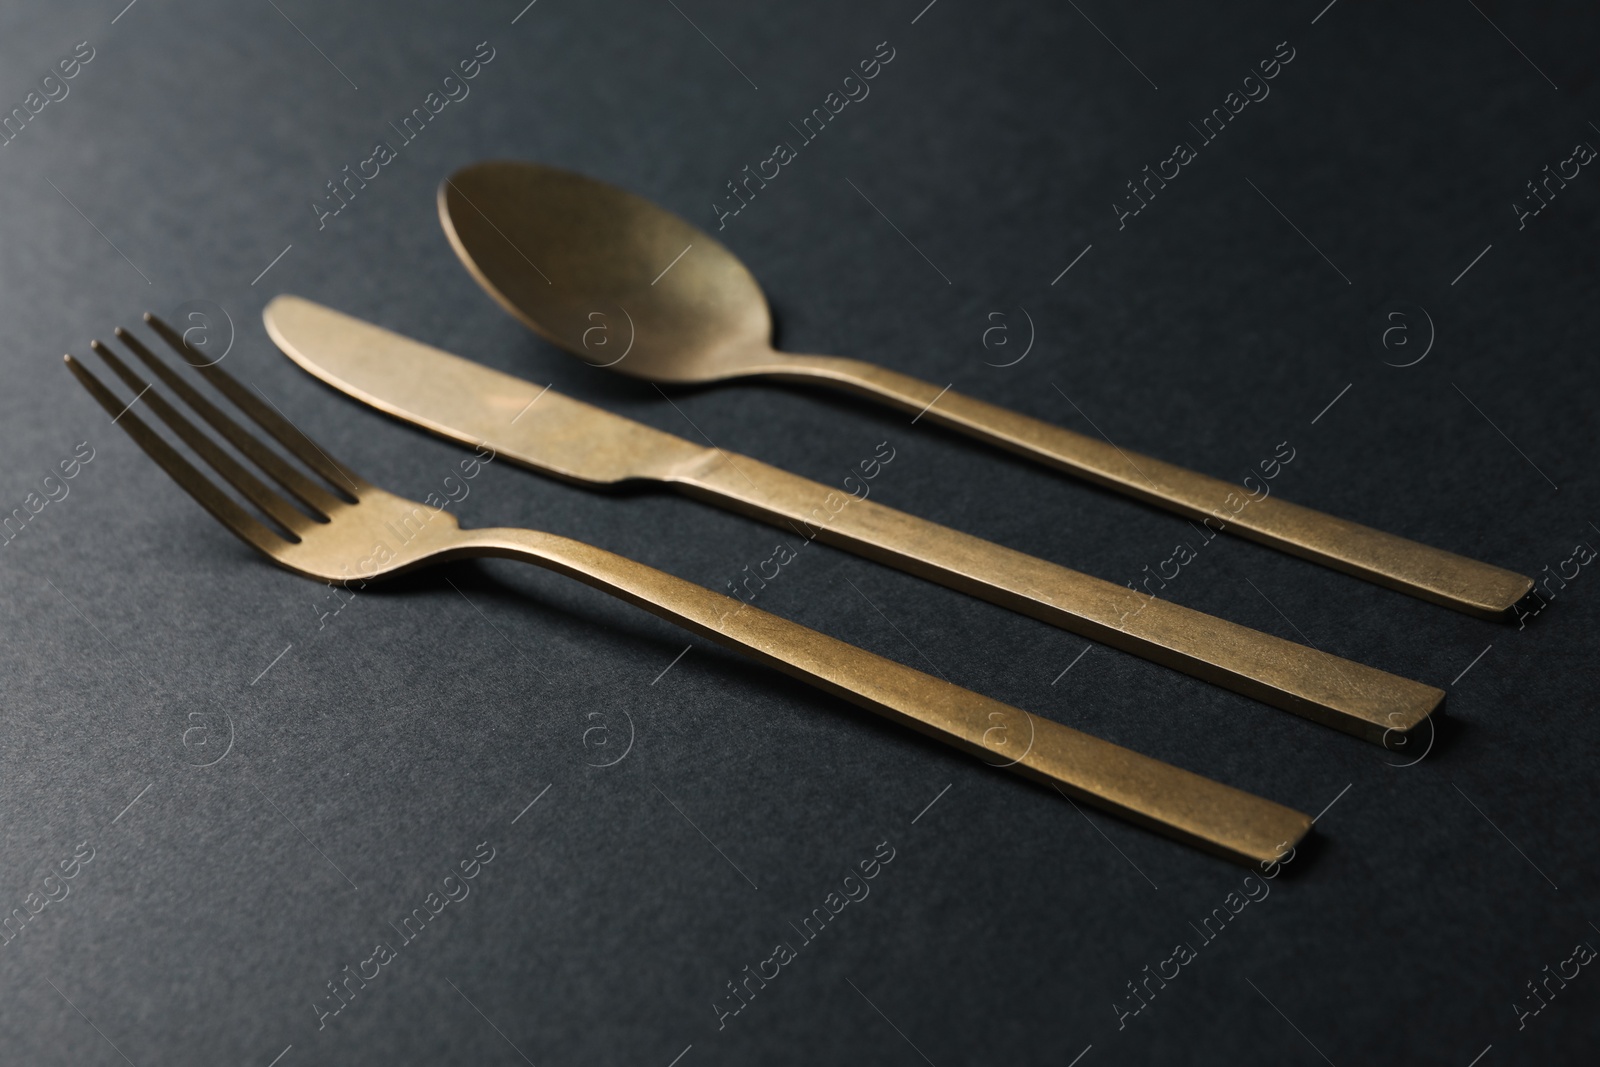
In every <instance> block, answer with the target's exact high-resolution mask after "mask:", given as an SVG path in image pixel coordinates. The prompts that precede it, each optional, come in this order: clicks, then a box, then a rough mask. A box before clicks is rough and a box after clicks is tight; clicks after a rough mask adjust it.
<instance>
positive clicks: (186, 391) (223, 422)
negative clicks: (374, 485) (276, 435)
mask: <svg viewBox="0 0 1600 1067" xmlns="http://www.w3.org/2000/svg"><path fill="white" fill-rule="evenodd" d="M115 332H116V335H117V339H118V340H120V341H121V342H122V343H123V344H125V345H127V346H128V349H129V351H131V352H132V353H133V354H134V355H136V356H138V357H139V359H140V360H141V361H142V362H143V363H144V364H145V366H147V367H149V368H150V369H151V370H152V371H154V372H155V375H156V377H158V378H160V379H161V381H162V382H163V383H164V384H165V385H166V386H167V388H169V389H171V390H172V391H173V392H174V393H176V394H178V397H179V398H180V399H181V400H182V401H183V402H184V403H186V404H188V405H189V407H190V408H191V409H193V410H194V411H197V412H199V413H200V417H201V418H203V419H205V420H206V421H207V422H209V423H210V424H211V426H212V428H213V429H215V430H216V431H217V432H218V433H220V434H221V435H222V436H223V437H226V438H227V439H228V443H229V444H231V445H233V447H234V448H237V449H238V450H239V451H240V452H242V453H244V454H245V455H246V456H248V457H249V458H250V461H251V462H252V463H254V464H255V465H256V466H257V467H260V468H261V469H262V470H264V471H266V472H267V474H269V475H271V477H272V479H273V481H275V482H277V483H278V484H279V485H281V486H283V487H284V488H285V489H287V490H289V492H290V493H292V494H294V496H295V497H296V498H298V499H299V500H300V502H301V503H302V504H304V505H306V507H308V508H310V509H311V510H312V512H313V513H314V514H315V515H316V516H317V517H319V518H325V517H327V516H328V515H330V514H331V513H332V512H333V511H335V510H337V509H338V508H340V507H344V506H346V505H347V503H348V502H347V501H344V500H341V499H340V498H339V497H336V496H334V495H333V494H332V493H330V492H328V490H326V489H324V488H323V487H322V486H320V485H318V484H317V483H316V482H313V481H312V480H311V479H310V478H307V477H306V476H305V475H304V474H301V473H300V472H299V471H297V470H295V469H294V468H293V467H291V466H289V464H288V463H286V462H284V460H283V458H282V457H281V456H279V455H278V454H277V453H276V452H274V451H272V450H271V449H270V448H268V447H267V446H266V445H264V444H262V443H261V442H260V441H259V440H257V439H256V437H255V435H254V434H251V433H250V432H249V431H248V430H246V429H245V428H244V427H242V426H240V425H239V424H238V423H237V422H235V421H234V420H233V419H231V418H229V417H228V416H227V415H226V414H224V413H223V412H222V410H221V409H219V408H218V407H217V406H216V405H215V404H213V403H212V402H211V401H209V400H207V399H206V398H205V397H204V396H202V395H201V394H200V391H199V390H197V389H196V388H195V387H194V386H192V385H190V384H189V383H188V382H186V381H184V380H183V378H182V377H180V376H179V375H178V374H177V373H176V372H174V371H173V369H172V368H171V367H169V366H167V364H166V363H165V362H163V361H162V359H161V357H159V356H157V355H156V354H155V353H154V352H152V351H150V349H149V348H148V347H146V346H145V344H144V342H143V341H140V340H139V339H138V338H137V337H135V336H133V334H131V333H129V332H128V331H127V330H124V329H123V328H122V327H121V326H118V327H117V329H116V331H115ZM181 343H182V342H180V344H181ZM179 351H180V352H181V351H183V350H182V349H181V348H180V349H179Z"/></svg>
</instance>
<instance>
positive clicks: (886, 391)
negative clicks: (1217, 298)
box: [768, 356, 1533, 620]
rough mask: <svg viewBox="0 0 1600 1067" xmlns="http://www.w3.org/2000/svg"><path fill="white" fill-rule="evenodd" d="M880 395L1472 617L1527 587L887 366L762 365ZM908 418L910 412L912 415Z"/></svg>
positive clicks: (1440, 552)
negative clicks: (1249, 495)
mask: <svg viewBox="0 0 1600 1067" xmlns="http://www.w3.org/2000/svg"><path fill="white" fill-rule="evenodd" d="M768 373H769V374H771V375H773V376H775V377H782V378H788V379H791V380H797V381H807V382H820V383H821V384H825V385H830V386H832V387H834V388H839V389H843V390H845V391H847V392H853V393H857V394H863V395H866V396H870V397H872V398H873V399H876V400H882V401H887V402H888V403H889V404H890V405H892V406H894V407H898V408H900V409H902V410H904V411H910V412H915V413H919V414H918V418H919V419H926V420H927V421H929V422H934V423H938V424H939V425H941V426H946V427H948V428H950V429H952V430H956V431H958V432H960V433H964V434H966V435H967V436H969V437H976V438H978V439H979V440H982V441H987V442H988V443H990V444H992V445H998V446H999V447H1001V448H1004V449H1007V450H1008V451H1011V452H1015V453H1017V454H1019V455H1023V456H1026V457H1028V458H1029V459H1032V460H1035V461H1037V462H1039V463H1043V464H1044V465H1046V466H1049V467H1054V468H1056V469H1057V470H1062V471H1066V472H1067V473H1069V474H1075V475H1078V476H1079V477H1082V478H1084V479H1086V480H1088V481H1090V482H1093V483H1095V484H1096V485H1100V486H1103V487H1105V488H1107V489H1111V490H1113V491H1114V492H1118V493H1123V494H1125V495H1127V496H1131V497H1134V498H1135V499H1137V500H1142V501H1144V502H1145V503H1148V504H1154V505H1155V506H1157V507H1160V508H1165V509H1166V510H1168V511H1173V512H1176V513H1177V514H1179V515H1182V516H1184V517H1186V518H1190V519H1197V520H1200V521H1207V520H1209V522H1210V523H1215V524H1218V525H1217V528H1219V529H1220V528H1222V527H1223V526H1225V527H1226V528H1227V529H1229V530H1231V531H1233V532H1234V533H1236V534H1238V535H1239V536H1241V537H1247V538H1249V539H1250V540H1252V541H1259V542H1260V543H1262V544H1264V545H1270V546H1271V547H1273V548H1276V549H1279V550H1281V551H1284V552H1288V553H1290V554H1292V555H1296V556H1300V557H1302V558H1304V559H1309V560H1312V561H1314V562H1316V563H1320V564H1322V565H1323V566H1326V567H1331V568H1333V569H1334V570H1337V571H1343V572H1344V573H1346V574H1353V575H1355V576H1356V577H1358V578H1364V579H1366V580H1367V581H1369V582H1374V583H1376V584H1378V585H1381V586H1385V587H1387V588H1389V589H1396V590H1399V591H1400V592H1403V593H1409V594H1410V595H1412V596H1415V597H1419V598H1420V599H1422V600H1426V601H1430V602H1432V603H1435V604H1442V605H1444V606H1445V607H1449V608H1454V609H1456V610H1457V611H1462V612H1466V613H1467V614H1469V615H1476V616H1478V617H1480V618H1488V619H1496V620H1503V619H1506V618H1508V617H1509V616H1510V614H1511V610H1512V608H1513V606H1514V605H1515V604H1516V603H1517V602H1518V601H1519V600H1520V599H1521V598H1522V597H1523V596H1524V595H1525V594H1526V593H1527V592H1528V591H1529V590H1530V589H1531V588H1532V587H1533V580H1532V579H1531V578H1528V577H1526V576H1524V575H1521V574H1516V573H1514V572H1512V571H1508V570H1504V569H1502V568H1500V567H1495V566H1493V565H1491V564H1488V563H1481V562H1479V561H1477V560H1474V559H1468V558H1467V557H1465V556H1458V555H1456V554H1455V553H1453V552H1446V551H1445V550H1444V549H1440V548H1433V547H1430V546H1428V545H1424V544H1419V543H1418V542H1416V541H1410V540H1407V539H1406V538H1404V537H1397V536H1395V535H1394V534H1388V533H1384V532H1382V531H1381V530H1374V529H1372V528H1371V527H1369V526H1362V525H1361V524H1359V523H1354V522H1349V521H1347V520H1345V519H1340V518H1336V517H1334V516H1332V515H1328V514H1325V513H1323V512H1320V511H1315V510H1313V509H1311V508H1306V507H1301V506H1299V505H1297V504H1291V503H1289V502H1288V501H1286V500H1281V499H1279V498H1278V497H1276V496H1269V497H1265V498H1263V499H1260V500H1250V502H1249V503H1248V504H1247V505H1244V506H1240V505H1239V504H1238V503H1237V502H1239V501H1244V500H1246V499H1248V498H1247V497H1246V495H1245V494H1244V493H1242V492H1241V491H1240V486H1237V485H1230V484H1229V483H1227V482H1224V481H1222V480H1220V479H1218V478H1212V477H1210V476H1208V475H1205V474H1199V473H1197V472H1195V471H1191V470H1187V469H1185V468H1183V467H1179V466H1177V465H1176V464H1172V463H1165V462H1163V461H1161V460H1159V459H1154V458H1152V457H1150V456H1143V455H1139V454H1137V453H1133V452H1124V451H1123V450H1122V449H1120V448H1118V447H1116V446H1115V445H1113V444H1110V443H1109V442H1106V441H1100V440H1097V439H1096V438H1093V437H1089V436H1086V435H1084V434H1080V433H1074V432H1073V431H1071V430H1067V429H1063V428H1062V427H1060V426H1055V425H1052V424H1050V423H1047V422H1042V421H1040V420H1039V419H1034V418H1030V417H1028V416H1027V415H1022V414H1019V413H1018V412H1015V411H1011V410H1008V409H1006V408H1002V407H998V406H996V405H994V404H988V403H985V402H983V401H982V400H976V399H974V398H972V397H969V396H963V395H962V394H960V393H957V392H956V391H955V390H953V389H949V388H945V389H940V388H939V387H938V386H936V385H933V384H931V383H929V382H925V381H922V380H920V379H917V378H913V377H911V376H909V375H905V374H900V373H898V372H896V371H892V370H889V369H888V368H886V367H879V366H877V365H875V364H871V363H864V362H861V361H860V360H854V359H843V358H840V357H837V356H793V357H787V356H786V357H785V359H784V360H783V362H782V364H781V366H780V367H777V368H774V369H773V370H770V371H769V372H768ZM914 421H915V420H914ZM1251 473H1252V474H1254V473H1255V472H1251Z"/></svg>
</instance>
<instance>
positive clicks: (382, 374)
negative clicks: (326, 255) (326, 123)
mask: <svg viewBox="0 0 1600 1067" xmlns="http://www.w3.org/2000/svg"><path fill="white" fill-rule="evenodd" d="M262 319H263V320H264V322H265V323H266V327H267V332H268V334H270V335H271V337H272V340H273V341H274V342H275V343H276V344H277V345H278V347H279V348H281V349H282V350H283V351H284V353H285V354H286V355H288V356H289V358H291V359H293V360H294V361H295V362H296V363H298V364H300V366H301V367H303V368H305V369H306V370H307V371H309V372H311V373H312V374H313V375H315V376H316V377H318V378H320V379H321V380H322V381H324V382H326V383H327V384H329V385H331V386H333V387H334V388H335V389H338V390H339V391H340V392H343V393H345V394H347V395H349V396H352V397H354V398H356V399H357V400H360V401H362V402H363V403H366V404H370V405H371V406H373V407H375V408H377V409H378V410H380V411H383V412H386V413H388V414H390V415H393V416H395V417H396V418H399V419H402V420H404V421H406V422H409V423H412V424H414V425H417V426H421V427H423V428H424V429H427V430H431V431H432V432H434V433H436V434H438V435H440V436H442V437H446V438H449V439H450V440H452V441H457V442H460V443H462V444H467V445H474V446H477V445H487V446H488V447H490V448H492V449H494V451H495V452H496V454H498V455H501V456H505V457H506V458H508V459H510V460H512V461H513V462H515V463H519V464H521V465H523V466H526V467H528V468H530V469H532V470H536V471H540V472H542V473H545V474H550V475H554V476H556V477H558V478H563V479H566V480H568V481H572V482H577V483H580V484H584V485H597V486H607V485H616V484H618V483H621V482H627V481H653V482H661V483H664V484H667V485H671V486H673V487H674V488H677V489H679V490H680V491H683V492H685V493H688V494H689V495H691V496H694V497H697V498H699V499H702V500H705V501H707V502H709V503H712V504H715V505H717V506H718V507H724V508H727V509H729V510H732V511H736V512H739V513H741V514H745V515H749V516H751V517H753V518H756V519H759V520H761V521H763V522H767V523H771V524H772V525H775V526H778V527H780V528H784V529H788V530H791V531H793V532H796V533H799V534H801V536H805V537H814V538H815V539H816V540H819V541H822V542H825V543H828V544H832V545H835V546H837V547H839V548H842V549H845V550H846V551H849V552H854V553H856V554H857V555H860V556H864V557H866V558H868V559H871V560H875V561H877V562H879V563H886V564H888V565H889V566H891V567H895V568H898V569H900V570H903V571H906V572H907V573H910V574H915V575H917V576H919V577H922V578H927V579H928V580H930V581H934V582H938V583H939V584H940V585H944V586H947V587H949V588H951V589H956V590H959V591H961V592H964V593H968V594H970V595H972V596H975V597H978V598H980V599H982V600H987V601H989V602H990V603H992V604H998V605H1000V606H1001V607H1005V608H1010V609H1011V610H1013V611H1017V612H1020V613H1022V614H1025V615H1030V616H1032V617H1034V618H1036V619H1040V620H1043V621H1045V622H1048V623H1051V624H1053V625H1056V626H1060V627H1062V628H1063V629H1067V630H1070V631H1072V632H1074V633H1078V634H1082V635H1083V636H1085V637H1088V638H1091V639H1093V640H1096V641H1100V642H1102V643H1104V644H1107V645H1110V646H1112V647H1113V648H1118V649H1122V650H1123V651H1126V652H1131V653H1133V654H1134V655H1136V656H1141V657H1143V658H1145V659H1148V660H1151V661H1153V662H1156V663H1160V664H1163V665H1165V666H1168V667H1173V668H1176V669H1178V670H1180V671H1183V672H1185V673H1187V674H1191V675H1194V676H1195V677H1197V678H1201V679H1204V680H1206V681H1208V682H1212V683H1214V684H1216V685H1220V686H1222V687H1224V688H1227V689H1231V690H1233V691H1234V692H1237V693H1242V694H1244V695H1246V696H1250V697H1254V698H1256V699H1257V700H1261V701H1263V702H1265V703H1268V704H1271V705H1273V706H1275V707H1279V708H1282V709H1284V710H1286V711H1291V712H1294V713H1295V714H1296V715H1301V716H1304V717H1305V718H1308V719H1312V720H1315V721H1317V722H1320V723H1323V724H1325V725H1328V726H1333V727H1335V728H1337V729H1340V730H1344V731H1346V732H1348V733H1352V734H1355V735H1356V736H1358V737H1361V738H1364V739H1366V740H1369V741H1374V742H1377V743H1379V744H1386V745H1390V746H1396V745H1399V744H1403V742H1404V739H1405V737H1406V735H1407V734H1409V733H1410V732H1411V731H1412V730H1414V729H1415V728H1417V727H1418V726H1419V725H1420V724H1421V723H1422V722H1423V720H1425V719H1426V718H1427V717H1428V716H1429V715H1430V714H1432V712H1433V711H1434V710H1435V709H1436V708H1438V707H1439V705H1440V704H1441V703H1442V702H1443V700H1444V692H1443V691H1442V690H1439V689H1435V688H1434V687H1432V686H1429V685H1424V684H1422V683H1421V682H1415V681H1412V680H1410V679H1407V678H1401V677H1399V676H1397V675H1393V674H1389V673H1387V672H1385V671H1381V670H1378V669H1376V668H1374V667H1368V666H1365V665H1363V664H1360V663H1356V662H1353V661H1351V660H1347V659H1341V658H1340V657H1338V656H1333V655H1330V654H1328V653H1325V652H1320V651H1318V650H1316V649H1313V648H1307V647H1306V646H1304V645H1299V644H1295V643H1294V642H1292V641H1286V640H1284V639H1282V638H1278V637H1273V636H1272V635H1270V634H1264V633H1261V632H1259V631H1256V630H1251V629H1249V628H1248V627H1244V626H1239V625H1236V624H1234V623H1230V622H1227V621H1226V620H1223V619H1219V618H1216V617H1214V616H1211V615H1206V614H1204V613H1203V612H1199V611H1194V610H1192V609H1190V608H1185V607H1181V606H1179V605H1178V604H1175V603H1173V602H1171V601H1168V600H1160V599H1150V598H1149V597H1148V596H1147V595H1146V594H1145V593H1142V592H1139V591H1136V590H1134V589H1130V588H1126V587H1124V586H1119V585H1115V584H1113V583H1111V582H1108V581H1103V580H1101V579H1099V578H1092V577H1090V576H1088V575H1086V574H1081V573H1079V572H1077V571H1073V570H1068V569H1067V568H1065V567H1061V566H1058V565H1056V564H1053V563H1049V562H1046V561H1044V560H1041V559H1037V558H1034V557H1032V556H1028V555H1026V554H1024V553H1022V552H1018V551H1015V550H1013V549H1009V548H1005V547H1003V546H1001V545H997V544H994V543H992V542H989V541H985V540H983V539H981V538H978V537H973V536H971V535H969V534H964V533H961V532H960V531H957V530H952V529H950V528H948V527H944V526H940V525H938V524H936V523H932V522H929V521H927V520H924V519H919V518H916V517H915V516H912V515H907V514H905V513H904V512H900V511H896V510H894V509H892V508H888V507H884V506H883V505H881V504H877V503H874V502H872V501H870V500H865V499H854V498H851V499H850V500H849V501H848V502H847V503H845V504H843V505H839V504H838V503H837V501H838V500H839V498H840V497H841V496H842V494H840V493H839V492H837V491H836V490H833V489H830V488H829V487H827V486H825V485H822V484H820V483H817V482H813V481H810V480H809V479H806V478H802V477H799V476H798V475H794V474H790V473H788V472H787V471H783V470H780V469H778V468H777V467H772V466H768V465H767V464H765V463H761V462H760V461H758V460H754V459H751V458H749V457H747V456H741V455H737V454H731V453H727V452H724V451H723V450H721V449H717V448H711V447H706V446H703V445H698V444H695V443H694V442H692V441H686V440H684V439H683V438H681V437H675V436H673V435H672V434H669V433H664V432H663V431H661V430H657V429H655V428H653V427H650V426H645V425H643V424H642V423H638V422H635V421H633V420H631V419H628V418H624V417H623V416H620V415H615V414H612V413H611V412H609V411H604V410H602V409H600V408H597V407H594V406H592V405H589V404H585V403H583V402H581V401H578V400H574V399H572V398H571V397H567V396H562V395H561V394H559V393H556V392H555V391H554V390H552V389H550V388H549V387H548V386H545V387H541V386H538V385H534V384H533V383H531V382H527V381H524V380H522V379H520V378H516V377H513V376H511V375H509V374H503V373H501V372H499V371H496V370H492V369H490V368H488V367H485V366H483V365H481V364H478V363H474V362H472V361H470V360H466V359H462V358H461V357H459V356H454V355H451V354H450V353H448V352H444V351H442V350H440V349H437V348H433V347H430V346H428V345H425V344H422V343H420V342H417V341H413V340H411V339H410V338H407V337H404V336H401V335H400V334H397V333H394V332H392V331H389V330H385V329H383V328H381V327H378V326H374V325H372V324H371V323H368V322H363V321H362V320H360V319H357V318H354V317H352V316H349V315H345V314H343V313H342V312H338V311H335V310H333V309H332V308H328V307H324V306H322V305H320V304H316V303H314V302H312V301H309V300H304V299H302V298H300V297H295V296H287V295H285V296H278V297H276V298H275V299H273V301H272V302H271V303H270V304H268V305H267V307H266V309H265V310H264V311H263V312H262Z"/></svg>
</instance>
